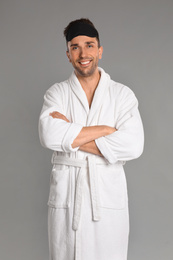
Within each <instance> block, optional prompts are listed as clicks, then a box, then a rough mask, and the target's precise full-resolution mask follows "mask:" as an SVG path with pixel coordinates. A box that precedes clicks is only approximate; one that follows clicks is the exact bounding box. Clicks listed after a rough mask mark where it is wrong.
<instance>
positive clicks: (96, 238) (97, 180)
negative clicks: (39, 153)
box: [39, 68, 144, 260]
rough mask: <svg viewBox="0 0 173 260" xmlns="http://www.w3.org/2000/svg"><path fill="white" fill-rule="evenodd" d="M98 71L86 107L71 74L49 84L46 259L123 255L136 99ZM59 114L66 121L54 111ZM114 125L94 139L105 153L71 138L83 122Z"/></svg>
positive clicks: (139, 140) (137, 125)
mask: <svg viewBox="0 0 173 260" xmlns="http://www.w3.org/2000/svg"><path fill="white" fill-rule="evenodd" d="M99 70H100V72H101V78H100V81H99V84H98V86H97V88H96V91H95V94H94V98H93V101H92V105H91V108H89V104H88V100H87V97H86V94H85V92H84V90H83V89H82V87H81V85H80V83H79V81H78V79H77V77H76V75H75V73H74V72H73V73H72V75H71V77H70V78H69V79H68V80H66V81H64V82H61V83H57V84H54V85H53V86H52V87H50V88H49V89H48V90H47V92H46V94H45V96H44V104H43V108H42V111H41V115H40V119H39V136H40V141H41V144H42V145H43V146H44V147H46V148H49V149H51V150H53V151H54V152H53V156H52V164H53V168H52V172H51V175H50V194H49V200H48V205H49V207H48V235H49V251H50V258H49V260H126V259H127V248H128V235H129V216H128V196H127V187H126V178H125V174H124V169H123V165H124V163H125V162H126V161H128V160H132V159H135V158H137V157H139V156H140V155H141V153H142V151H143V143H144V134H143V126H142V122H141V118H140V114H139V111H138V101H137V99H136V97H135V95H134V93H133V92H132V90H130V89H129V88H128V87H127V86H124V85H122V84H120V83H117V82H115V81H113V80H111V79H110V76H109V75H108V74H107V73H105V71H104V70H103V69H101V68H99ZM53 111H58V112H60V113H62V114H64V115H65V116H66V117H67V118H68V119H69V120H70V123H67V122H66V121H64V120H61V119H57V118H52V117H51V116H49V113H50V112H53ZM93 125H108V126H112V127H115V128H116V129H118V131H116V132H114V133H113V134H110V135H108V136H105V137H101V138H98V139H96V140H95V142H96V145H97V147H98V149H99V150H100V151H101V153H102V154H103V156H104V157H100V156H97V155H94V154H90V153H86V152H83V151H80V150H79V147H77V148H74V149H73V148H72V147H71V144H72V143H73V140H74V139H75V138H76V137H77V135H78V134H79V132H80V131H81V129H82V127H83V126H93Z"/></svg>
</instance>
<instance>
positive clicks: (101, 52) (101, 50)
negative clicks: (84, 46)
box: [99, 46, 103, 60]
mask: <svg viewBox="0 0 173 260" xmlns="http://www.w3.org/2000/svg"><path fill="white" fill-rule="evenodd" d="M102 54H103V47H102V46H100V48H99V59H100V60H101V58H102Z"/></svg>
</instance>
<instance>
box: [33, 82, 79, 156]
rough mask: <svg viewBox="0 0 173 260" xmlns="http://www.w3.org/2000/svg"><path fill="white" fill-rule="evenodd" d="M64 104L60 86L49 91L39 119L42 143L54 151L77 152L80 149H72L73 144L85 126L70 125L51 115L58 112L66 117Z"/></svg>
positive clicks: (55, 86)
mask: <svg viewBox="0 0 173 260" xmlns="http://www.w3.org/2000/svg"><path fill="white" fill-rule="evenodd" d="M65 87H68V86H65ZM64 103H65V102H64V94H63V90H62V88H61V87H60V86H58V84H55V85H53V86H52V87H51V88H49V89H48V90H47V92H46V94H45V95H44V103H43V107H42V110H41V114H40V118H39V126H38V128H39V137H40V142H41V144H42V146H44V147H46V148H49V149H51V150H54V151H60V152H75V151H77V150H78V149H79V147H76V148H72V146H71V144H72V143H73V141H74V139H75V138H76V137H77V136H78V134H79V133H80V131H81V129H82V127H83V126H82V125H79V124H76V123H68V122H66V121H64V120H62V119H58V118H53V117H52V116H50V115H49V113H51V112H53V111H58V112H59V113H62V114H63V115H65V107H64Z"/></svg>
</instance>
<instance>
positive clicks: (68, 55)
mask: <svg viewBox="0 0 173 260" xmlns="http://www.w3.org/2000/svg"><path fill="white" fill-rule="evenodd" d="M66 55H67V58H68V60H69V62H71V59H70V54H69V51H66Z"/></svg>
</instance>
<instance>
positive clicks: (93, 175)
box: [52, 154, 108, 230]
mask: <svg viewBox="0 0 173 260" xmlns="http://www.w3.org/2000/svg"><path fill="white" fill-rule="evenodd" d="M52 164H62V165H68V166H74V167H79V168H80V171H79V174H78V177H77V181H76V194H75V202H74V215H73V224H72V228H73V230H77V229H78V226H79V221H80V216H81V207H82V194H83V184H84V171H83V169H84V168H88V174H89V182H90V194H91V205H92V216H93V221H99V220H100V210H99V193H98V181H97V172H96V171H97V165H99V164H100V165H103V164H104V165H108V163H107V162H106V161H105V159H103V158H101V157H100V158H99V157H98V158H95V156H87V157H86V159H79V158H70V157H66V156H58V155H55V154H53V156H52Z"/></svg>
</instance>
